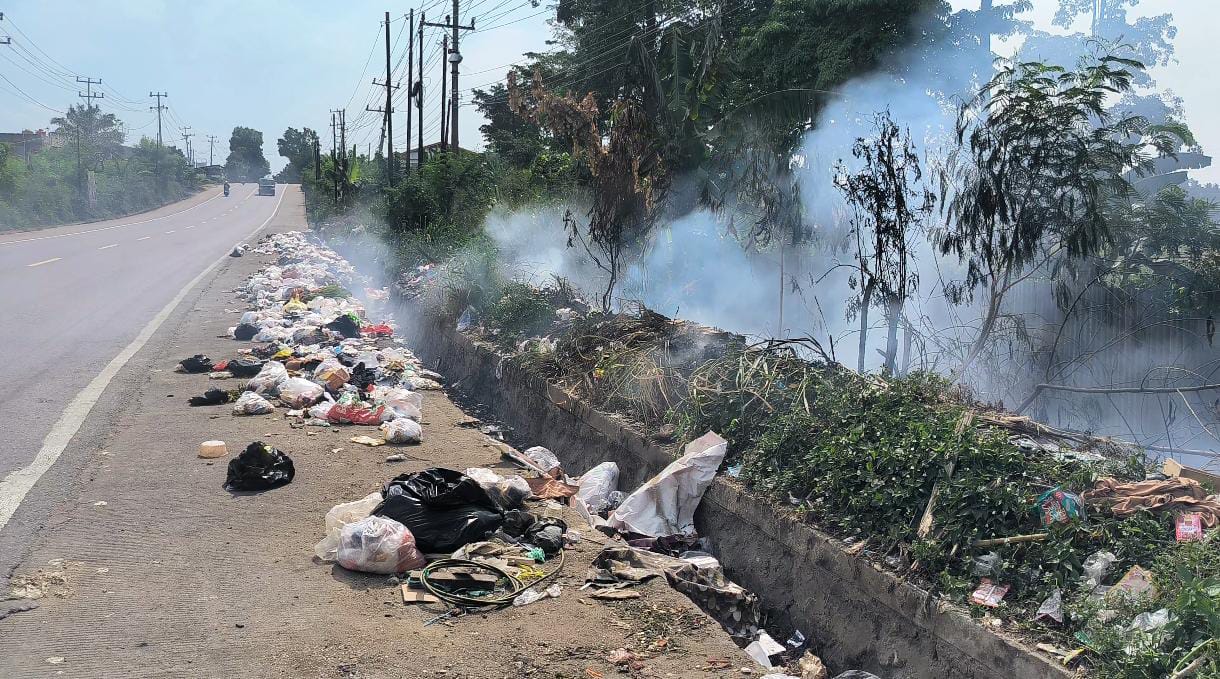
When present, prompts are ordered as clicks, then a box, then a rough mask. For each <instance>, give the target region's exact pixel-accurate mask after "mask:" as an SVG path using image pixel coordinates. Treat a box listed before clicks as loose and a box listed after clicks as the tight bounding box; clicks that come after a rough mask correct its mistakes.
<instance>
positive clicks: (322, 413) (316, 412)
mask: <svg viewBox="0 0 1220 679" xmlns="http://www.w3.org/2000/svg"><path fill="white" fill-rule="evenodd" d="M334 405H335V402H334V401H322V402H321V403H319V404H317V405H314V406H312V407H310V409H309V416H310V417H314V418H317V419H319V420H325V419H326V417H327V416H328V415H329V414H330V409H331V407H332V406H334Z"/></svg>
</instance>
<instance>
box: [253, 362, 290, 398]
mask: <svg viewBox="0 0 1220 679" xmlns="http://www.w3.org/2000/svg"><path fill="white" fill-rule="evenodd" d="M287 379H288V369H287V368H285V367H284V364H283V363H280V362H279V361H267V362H266V363H265V364H263V368H262V370H259V371H258V374H257V375H255V376H254V377H252V378H250V381H249V382H247V383H246V391H253V392H255V393H258V394H263V393H271V392H274V391H275V390H276V389H277V388H278V387H279V386H280V384H281V383H282V382H284V380H287Z"/></svg>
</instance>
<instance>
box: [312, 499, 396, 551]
mask: <svg viewBox="0 0 1220 679" xmlns="http://www.w3.org/2000/svg"><path fill="white" fill-rule="evenodd" d="M379 504H381V493H380V492H376V493H369V494H368V495H366V496H364V497H362V498H360V499H359V500H354V501H352V502H344V503H343V504H338V505H335V506H334V507H331V508H330V511H329V512H326V519H325V524H326V537H324V538H322V540H321V541H320V542H318V544H317V545H314V548H313V553H314V554H315V555H317V557H318V558H319V559H321V560H323V561H334V560H335V555H336V553H337V552H338V550H339V532H340V530H341V529H342V528H343V527H344V526H346V525H347V524H349V523H353V522H356V521H359V520H360V519H363V518H365V517H367V516H368V515H370V514H372V513H373V510H374V509H376V508H377V505H379Z"/></svg>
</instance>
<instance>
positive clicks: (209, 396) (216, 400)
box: [187, 387, 233, 406]
mask: <svg viewBox="0 0 1220 679" xmlns="http://www.w3.org/2000/svg"><path fill="white" fill-rule="evenodd" d="M232 400H233V395H232V394H230V393H229V392H227V391H225V390H224V389H217V388H216V387H212V388H211V389H208V390H207V391H205V392H203V396H192V397H191V398H190V400H188V401H187V403H189V404H191V405H193V406H219V405H224V404H226V403H228V402H229V401H232Z"/></svg>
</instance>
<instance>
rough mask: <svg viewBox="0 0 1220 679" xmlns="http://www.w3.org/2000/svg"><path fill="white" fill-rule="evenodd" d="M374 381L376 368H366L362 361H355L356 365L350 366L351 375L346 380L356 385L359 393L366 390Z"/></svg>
mask: <svg viewBox="0 0 1220 679" xmlns="http://www.w3.org/2000/svg"><path fill="white" fill-rule="evenodd" d="M376 382H377V370H376V369H374V368H366V367H364V364H363V363H357V364H356V367H354V368H352V377H351V379H349V380H348V381H347V383H348V384H350V385H352V386H353V387H356V389H358V390H359V391H360V393H361V394H363V393H364V392H366V391H368V390H369V387H371V386H372V385H373V384H374V383H376Z"/></svg>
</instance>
